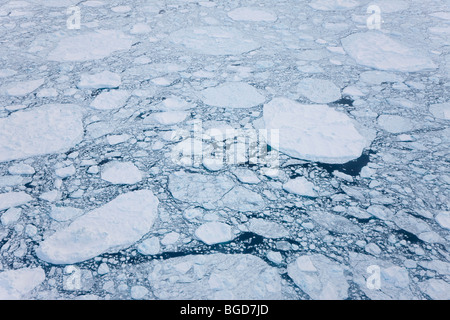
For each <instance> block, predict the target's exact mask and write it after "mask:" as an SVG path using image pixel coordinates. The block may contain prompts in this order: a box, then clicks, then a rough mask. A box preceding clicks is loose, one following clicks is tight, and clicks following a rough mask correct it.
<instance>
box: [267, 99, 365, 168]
mask: <svg viewBox="0 0 450 320" xmlns="http://www.w3.org/2000/svg"><path fill="white" fill-rule="evenodd" d="M264 123H265V128H266V129H269V130H279V134H280V138H279V150H280V151H281V152H283V153H286V154H287V155H289V156H291V157H294V158H299V159H304V160H310V161H318V162H324V163H345V162H348V161H350V160H353V159H356V158H358V157H360V156H361V154H362V151H363V150H364V148H365V147H366V146H367V143H368V141H367V140H366V138H365V137H363V136H362V135H361V134H360V133H359V132H358V130H357V129H356V128H355V125H354V123H353V121H352V120H351V119H350V118H349V117H348V116H347V115H346V114H344V113H342V112H338V111H336V110H334V109H332V108H331V107H328V106H326V105H303V104H300V103H298V102H296V101H293V100H289V99H286V98H275V99H273V100H272V101H271V102H270V103H268V104H266V105H264Z"/></svg>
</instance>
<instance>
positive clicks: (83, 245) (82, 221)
mask: <svg viewBox="0 0 450 320" xmlns="http://www.w3.org/2000/svg"><path fill="white" fill-rule="evenodd" d="M158 203H159V201H158V199H157V198H156V197H155V196H154V195H153V193H152V192H151V191H150V190H139V191H133V192H128V193H125V194H122V195H120V196H118V197H117V198H115V199H114V200H112V201H111V202H109V203H107V204H105V205H103V206H102V207H99V208H97V209H94V210H92V211H90V212H88V213H86V214H84V215H83V216H81V217H79V218H78V219H76V220H75V221H74V222H72V223H71V224H70V225H69V226H68V227H66V228H63V229H61V230H58V231H56V232H55V233H54V234H53V235H51V236H50V237H48V238H46V239H45V240H44V241H43V242H41V244H40V245H39V247H38V248H37V250H36V254H37V256H38V258H39V259H41V260H44V261H47V262H50V263H53V264H71V263H77V262H81V261H84V260H88V259H91V258H93V257H95V256H97V255H99V254H102V253H105V252H117V251H119V250H121V249H124V248H127V247H129V246H130V245H132V244H133V243H135V242H136V241H138V240H139V239H140V238H142V237H143V236H144V235H145V234H146V233H147V232H149V231H150V228H151V227H152V225H153V222H154V221H155V219H156V216H157V207H158Z"/></svg>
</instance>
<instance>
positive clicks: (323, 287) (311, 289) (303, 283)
mask: <svg viewBox="0 0 450 320" xmlns="http://www.w3.org/2000/svg"><path fill="white" fill-rule="evenodd" d="M287 270H288V275H289V277H291V278H292V280H294V282H295V284H296V285H297V286H299V288H300V289H302V290H303V291H305V292H306V293H307V294H308V295H309V296H310V297H311V298H312V299H314V300H343V299H346V298H347V297H348V293H347V291H348V288H349V285H348V282H347V280H346V277H345V275H344V270H345V268H344V267H343V266H341V265H339V264H338V263H336V262H334V261H332V260H330V259H329V258H327V257H325V256H323V255H321V254H314V255H305V256H301V257H298V258H297V260H295V261H294V262H292V263H290V264H289V265H288V268H287Z"/></svg>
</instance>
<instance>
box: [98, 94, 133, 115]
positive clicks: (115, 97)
mask: <svg viewBox="0 0 450 320" xmlns="http://www.w3.org/2000/svg"><path fill="white" fill-rule="evenodd" d="M129 97H130V93H129V92H128V91H126V90H114V91H109V92H102V93H100V94H99V95H98V96H97V97H96V98H95V99H94V101H92V103H91V107H92V108H94V109H99V110H113V109H119V108H121V107H123V106H124V105H125V103H126V102H127V100H128V98H129Z"/></svg>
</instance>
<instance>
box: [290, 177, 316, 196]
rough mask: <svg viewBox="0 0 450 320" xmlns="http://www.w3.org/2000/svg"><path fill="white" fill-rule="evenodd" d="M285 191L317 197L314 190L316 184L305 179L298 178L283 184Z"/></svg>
mask: <svg viewBox="0 0 450 320" xmlns="http://www.w3.org/2000/svg"><path fill="white" fill-rule="evenodd" d="M283 189H284V190H285V191H287V192H289V193H293V194H296V195H299V196H305V197H317V192H316V191H315V190H314V184H313V183H312V182H310V181H308V180H307V179H306V178H305V177H298V178H295V179H291V180H289V181H288V182H286V183H285V184H283Z"/></svg>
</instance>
